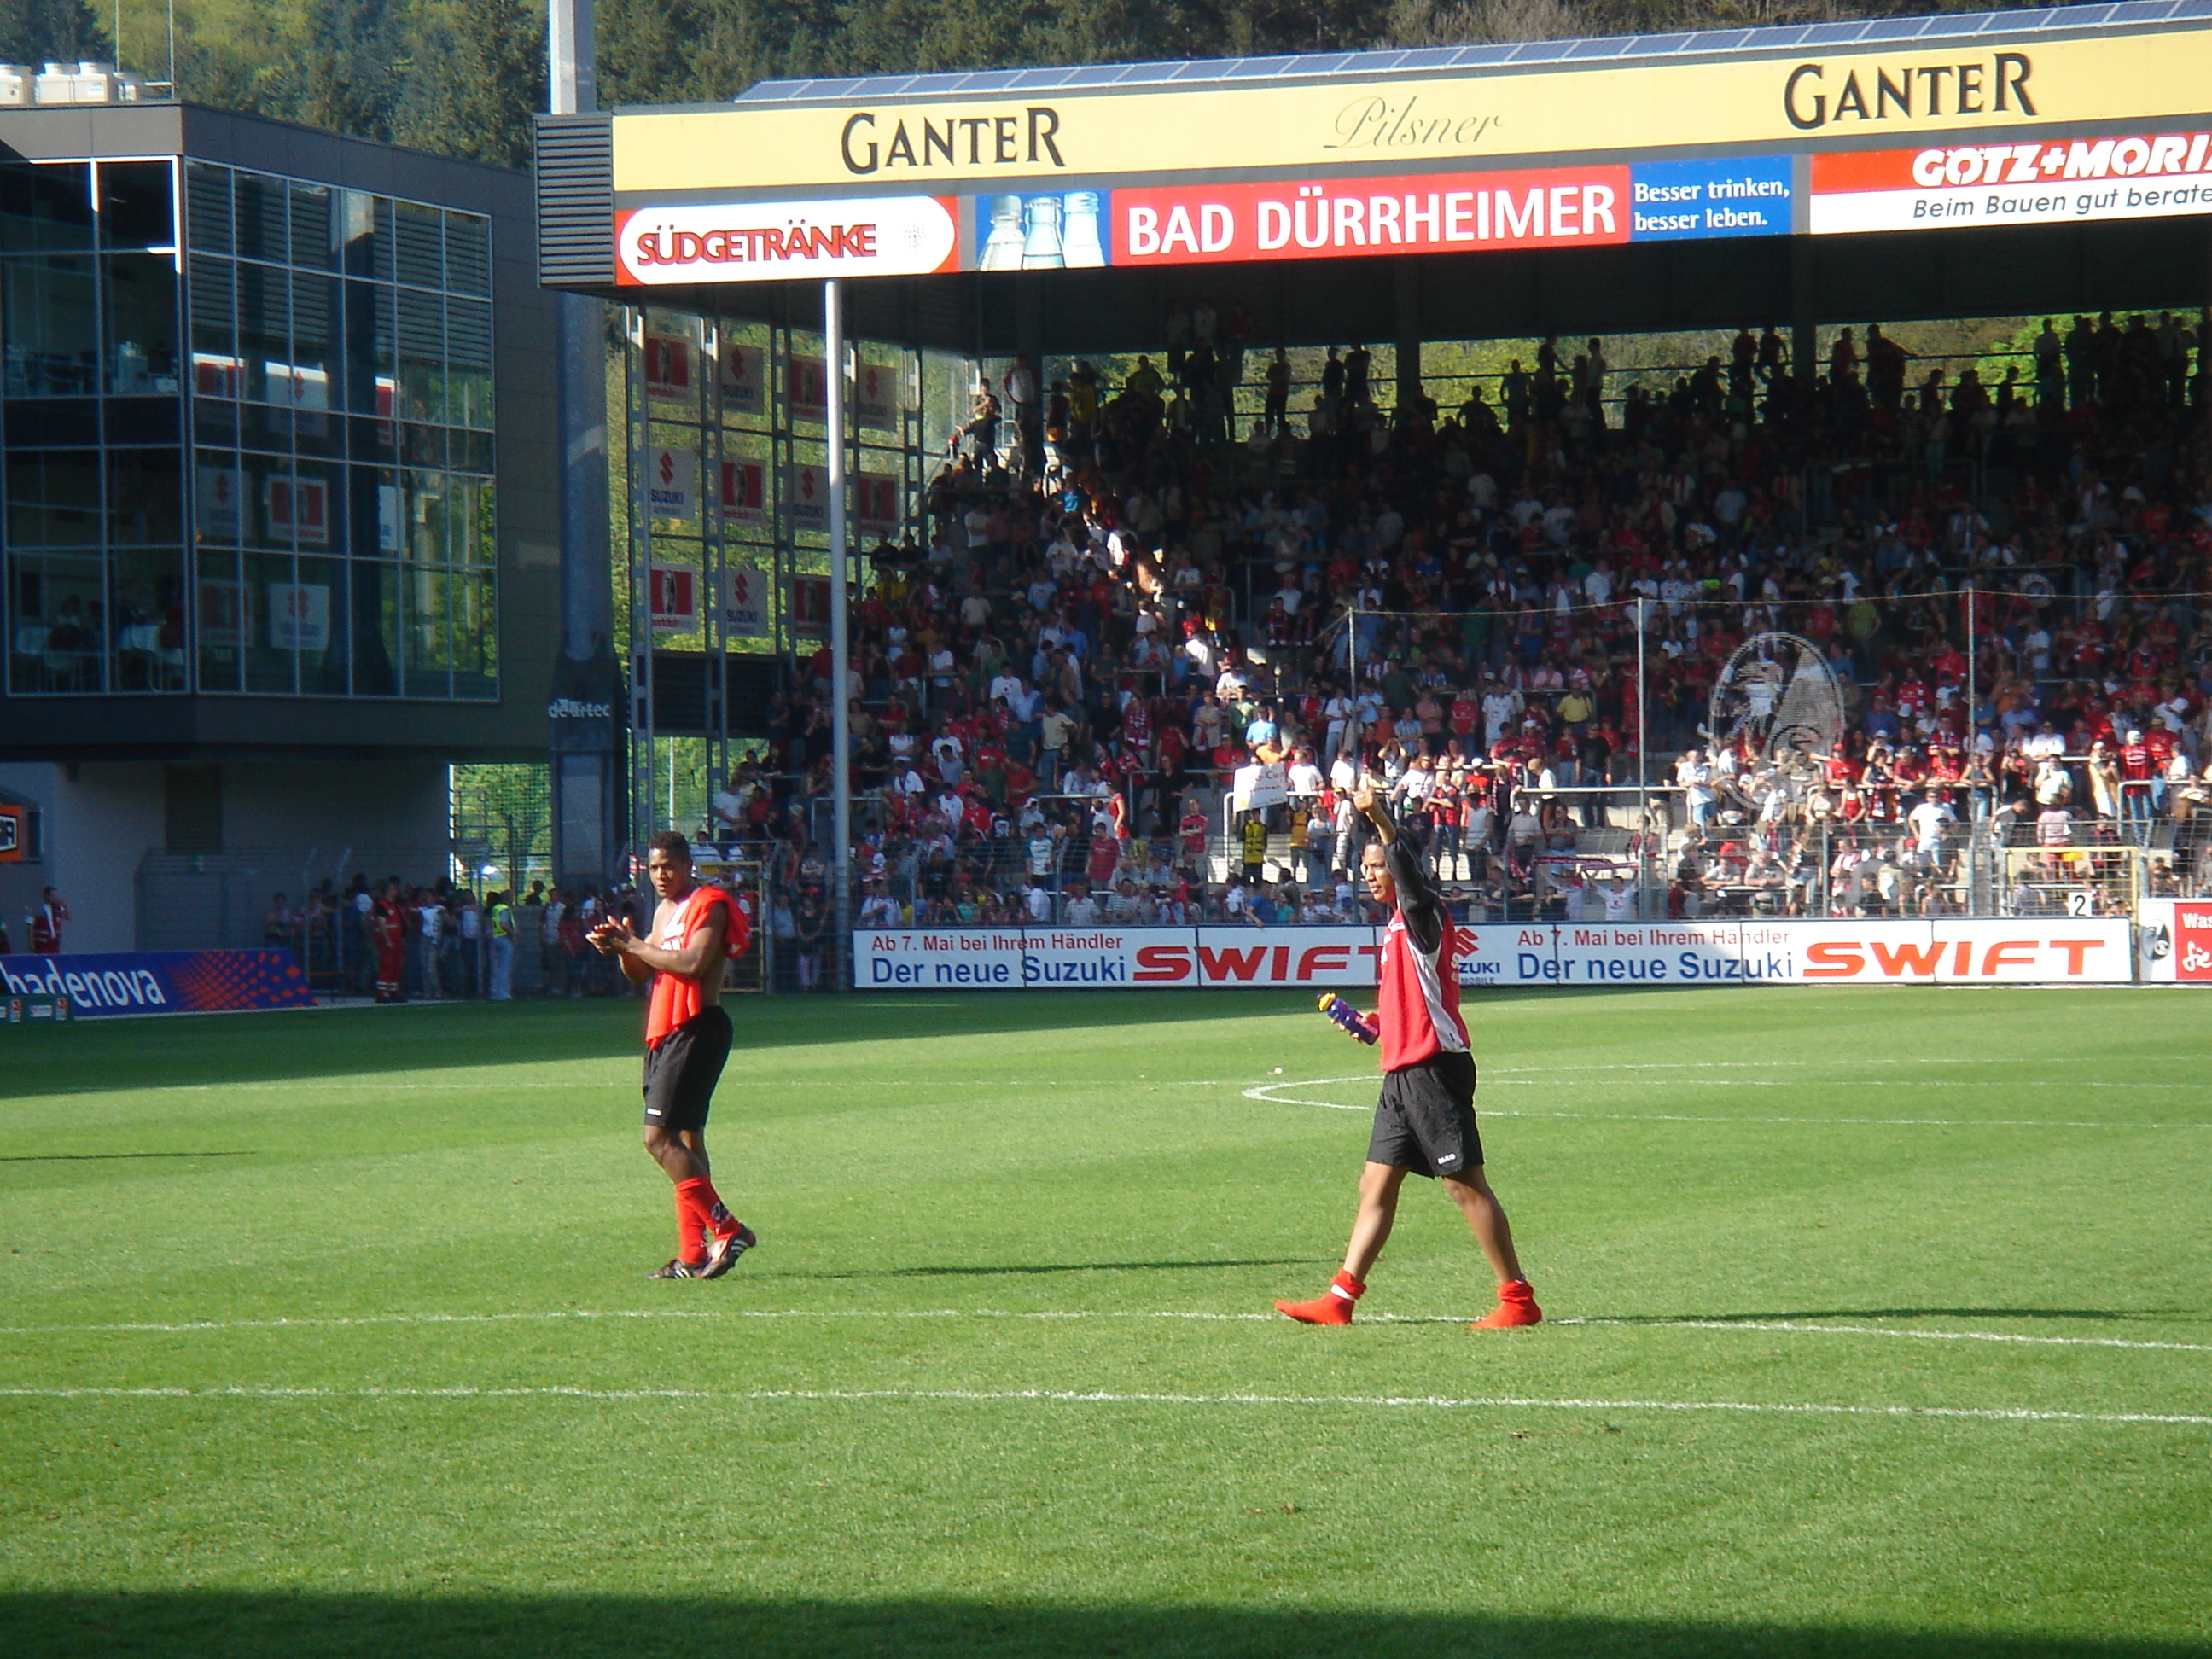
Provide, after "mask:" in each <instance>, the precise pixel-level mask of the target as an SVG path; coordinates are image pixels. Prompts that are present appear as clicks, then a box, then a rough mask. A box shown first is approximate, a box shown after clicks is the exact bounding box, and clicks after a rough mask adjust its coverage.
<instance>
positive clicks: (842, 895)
mask: <svg viewBox="0 0 2212 1659" xmlns="http://www.w3.org/2000/svg"><path fill="white" fill-rule="evenodd" d="M822 336H823V339H822V355H823V357H824V359H826V360H827V367H828V368H829V398H828V403H829V769H830V772H831V774H832V778H831V793H830V798H829V799H830V803H831V805H830V810H831V811H832V812H834V813H835V814H836V827H835V829H833V831H832V833H831V838H830V858H829V872H830V875H829V878H830V881H831V883H832V884H833V885H834V886H835V887H836V900H835V902H834V908H833V912H832V914H833V915H834V917H835V920H836V929H837V944H836V952H837V956H836V960H837V963H838V969H837V984H838V987H839V988H841V989H843V990H850V989H851V988H852V985H853V976H852V961H853V951H852V945H853V720H852V710H851V706H850V699H849V698H848V696H847V695H846V689H845V687H846V680H847V678H848V676H849V674H850V672H851V665H852V642H851V640H850V637H849V633H848V629H847V627H846V618H845V608H846V607H845V562H846V555H847V552H848V549H847V547H846V544H845V538H846V525H845V310H844V295H843V292H842V289H841V288H840V286H839V284H838V281H837V279H836V277H835V276H832V277H830V278H829V280H828V281H827V282H825V283H823V284H822Z"/></svg>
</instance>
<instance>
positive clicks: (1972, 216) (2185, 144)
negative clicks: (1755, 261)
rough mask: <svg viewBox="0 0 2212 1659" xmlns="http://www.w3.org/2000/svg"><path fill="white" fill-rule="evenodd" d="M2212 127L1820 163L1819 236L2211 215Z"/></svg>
mask: <svg viewBox="0 0 2212 1659" xmlns="http://www.w3.org/2000/svg"><path fill="white" fill-rule="evenodd" d="M2208 149H2212V130H2205V129H2201V128H2200V129H2197V130H2193V131H2179V132H2142V133H2126V134H2122V135H2120V136H2118V137H2095V138H2052V139H2047V140H2046V139H2029V140H2027V141H2026V142H2024V143H1990V144H1946V145H1938V146H1933V147H1930V148H1928V149H1877V150H1850V151H1845V152H1844V153H1841V154H1838V155H1815V156H1814V158H1813V164H1812V166H1813V187H1812V197H1811V228H1812V231H1813V234H1814V235H1816V236H1832V235H1838V234H1849V233H1850V232H1854V231H1867V230H1927V229H1934V228H1939V227H1955V226H1960V225H1966V226H1987V225H2038V224H2057V223H2059V222H2063V221H2066V220H2099V219H2154V218H2166V217H2170V216H2174V215H2177V214H2186V213H2206V212H2212V155H2208Z"/></svg>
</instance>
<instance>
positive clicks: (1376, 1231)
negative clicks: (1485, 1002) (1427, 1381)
mask: <svg viewBox="0 0 2212 1659" xmlns="http://www.w3.org/2000/svg"><path fill="white" fill-rule="evenodd" d="M1352 805H1353V806H1354V807H1356V808H1357V809H1358V811H1359V812H1360V813H1361V814H1362V815H1364V817H1366V819H1367V821H1368V822H1369V823H1370V824H1372V825H1373V826H1374V829H1375V839H1374V840H1373V841H1370V842H1368V844H1367V848H1366V851H1365V853H1364V855H1363V856H1362V858H1361V860H1360V874H1361V875H1362V876H1363V877H1364V878H1365V879H1366V882H1367V890H1368V892H1369V894H1370V896H1372V897H1373V898H1374V900H1375V902H1376V903H1378V904H1385V905H1389V907H1390V926H1389V930H1388V931H1387V932H1386V933H1384V935H1383V965H1382V971H1381V975H1380V981H1381V983H1380V987H1379V990H1378V994H1377V1002H1378V1006H1377V1009H1376V1024H1378V1025H1379V1026H1380V1027H1381V1030H1382V1039H1383V1042H1382V1047H1383V1093H1382V1098H1381V1099H1380V1100H1379V1101H1377V1102H1376V1107H1375V1131H1374V1134H1373V1136H1372V1138H1371V1139H1370V1141H1369V1143H1368V1147H1367V1167H1366V1168H1365V1169H1364V1170H1362V1171H1361V1173H1360V1177H1359V1210H1358V1214H1357V1215H1356V1216H1355V1217H1354V1218H1353V1220H1352V1242H1351V1243H1349V1244H1348V1245H1346V1248H1345V1252H1344V1267H1343V1270H1342V1271H1341V1272H1340V1273H1338V1274H1337V1276H1336V1278H1335V1279H1334V1282H1332V1283H1331V1284H1330V1285H1329V1287H1328V1290H1327V1291H1324V1292H1322V1294H1321V1295H1320V1296H1317V1297H1315V1298H1314V1299H1313V1300H1312V1301H1310V1302H1278V1303H1277V1304H1275V1306H1276V1308H1277V1310H1279V1311H1280V1312H1282V1313H1285V1314H1288V1315H1289V1316H1291V1318H1292V1319H1296V1320H1298V1321H1301V1322H1304V1323H1305V1324H1308V1325H1349V1324H1350V1323H1351V1322H1352V1304H1354V1303H1356V1302H1358V1300H1359V1298H1360V1297H1361V1296H1362V1295H1364V1293H1365V1292H1366V1290H1367V1285H1366V1278H1367V1273H1368V1271H1369V1269H1370V1268H1371V1267H1374V1265H1375V1261H1376V1257H1377V1256H1379V1255H1382V1254H1383V1244H1384V1243H1385V1242H1386V1241H1387V1240H1388V1239H1389V1237H1390V1224H1391V1223H1392V1221H1394V1220H1395V1218H1396V1217H1397V1213H1398V1189H1399V1188H1400V1187H1401V1186H1402V1185H1404V1184H1405V1180H1406V1176H1407V1175H1408V1174H1409V1173H1411V1174H1419V1175H1424V1176H1433V1177H1434V1178H1435V1179H1437V1180H1438V1181H1441V1182H1443V1188H1444V1191H1445V1192H1446V1193H1448V1194H1450V1195H1451V1200H1452V1202H1454V1203H1455V1204H1456V1205H1458V1206H1459V1207H1460V1212H1461V1213H1462V1214H1463V1215H1465V1216H1466V1217H1467V1223H1468V1226H1469V1227H1471V1228H1472V1229H1473V1230H1474V1237H1475V1240H1476V1242H1477V1243H1480V1245H1481V1246H1482V1253H1483V1255H1486V1256H1487V1257H1489V1258H1490V1265H1491V1267H1492V1269H1493V1270H1494V1271H1495V1272H1496V1273H1497V1274H1498V1306H1497V1308H1496V1309H1495V1310H1493V1311H1492V1312H1491V1313H1490V1314H1488V1315H1487V1316H1485V1317H1484V1318H1481V1319H1479V1320H1477V1321H1476V1322H1474V1326H1473V1327H1472V1328H1473V1329H1476V1330H1498V1329H1502V1328H1506V1327H1509V1326H1514V1325H1533V1324H1534V1323H1536V1322H1537V1321H1538V1320H1540V1319H1541V1318H1542V1317H1543V1313H1542V1311H1541V1310H1540V1309H1539V1308H1538V1307H1537V1306H1536V1297H1535V1292H1534V1291H1532V1290H1531V1289H1530V1288H1529V1286H1528V1280H1527V1279H1524V1278H1523V1277H1522V1273H1521V1261H1520V1258H1519V1257H1518V1256H1516V1255H1515V1254H1514V1252H1513V1233H1512V1230H1511V1229H1510V1227H1508V1226H1507V1225H1506V1222H1505V1212H1504V1209H1503V1208H1502V1207H1501V1206H1499V1204H1498V1198H1497V1195H1496V1194H1494V1193H1492V1191H1491V1190H1490V1183H1489V1182H1486V1181H1485V1180H1484V1179H1483V1175H1482V1137H1481V1136H1480V1134H1479V1133H1477V1132H1476V1129H1475V1127H1474V1055H1473V1054H1470V1053H1469V1052H1468V1040H1467V1023H1466V1021H1465V1020H1463V1019H1462V1018H1460V1012H1459V972H1458V963H1457V958H1458V957H1459V954H1460V949H1461V945H1462V940H1461V938H1460V935H1459V931H1458V929H1457V927H1455V925H1454V924H1453V921H1452V919H1451V917H1450V915H1449V914H1448V913H1447V912H1446V911H1445V909H1444V906H1443V898H1442V896H1440V895H1439V894H1438V893H1437V889H1436V887H1435V885H1434V884H1432V883H1431V881H1430V879H1429V875H1428V872H1427V871H1426V870H1425V868H1424V867H1423V866H1422V862H1421V855H1420V852H1419V848H1416V847H1415V846H1414V845H1413V842H1412V841H1411V840H1410V839H1409V838H1407V836H1405V835H1403V834H1401V832H1400V830H1399V828H1398V824H1397V822H1396V820H1395V819H1394V818H1393V817H1391V815H1390V808H1389V804H1388V803H1387V802H1386V801H1385V800H1384V799H1383V797H1382V796H1381V795H1380V794H1379V793H1376V787H1375V781H1374V780H1373V779H1372V778H1371V777H1370V778H1363V779H1362V780H1361V781H1360V784H1359V787H1358V791H1357V792H1356V793H1354V794H1353V796H1352Z"/></svg>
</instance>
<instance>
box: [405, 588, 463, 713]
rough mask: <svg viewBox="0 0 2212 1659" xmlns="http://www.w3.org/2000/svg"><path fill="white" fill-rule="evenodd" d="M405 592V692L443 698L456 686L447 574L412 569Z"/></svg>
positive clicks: (416, 695)
mask: <svg viewBox="0 0 2212 1659" xmlns="http://www.w3.org/2000/svg"><path fill="white" fill-rule="evenodd" d="M403 591H404V593H405V595H406V604H407V616H406V636H405V637H406V645H407V658H406V662H405V664H404V669H405V679H404V687H403V689H404V692H405V695H407V696H410V697H442V696H446V695H447V692H448V691H449V690H451V689H452V684H453V683H452V680H451V678H449V676H450V674H451V671H452V667H453V663H452V658H451V653H450V652H449V650H448V648H447V636H446V573H445V572H444V571H442V570H419V569H418V570H410V571H409V572H408V573H407V574H406V577H405V586H404V590H403Z"/></svg>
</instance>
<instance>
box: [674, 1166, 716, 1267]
mask: <svg viewBox="0 0 2212 1659" xmlns="http://www.w3.org/2000/svg"><path fill="white" fill-rule="evenodd" d="M721 1201H722V1200H720V1199H719V1198H716V1197H715V1196H714V1182H711V1181H709V1180H708V1179H707V1177H706V1176H692V1177H691V1178H690V1180H689V1181H679V1182H677V1183H676V1254H677V1255H678V1256H680V1257H682V1258H683V1259H684V1261H705V1260H706V1259H707V1253H706V1249H705V1247H704V1246H703V1245H702V1243H700V1240H701V1238H702V1237H703V1236H704V1234H705V1233H706V1231H707V1225H708V1223H707V1212H708V1207H709V1206H713V1205H717V1204H720V1202H721Z"/></svg>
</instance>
